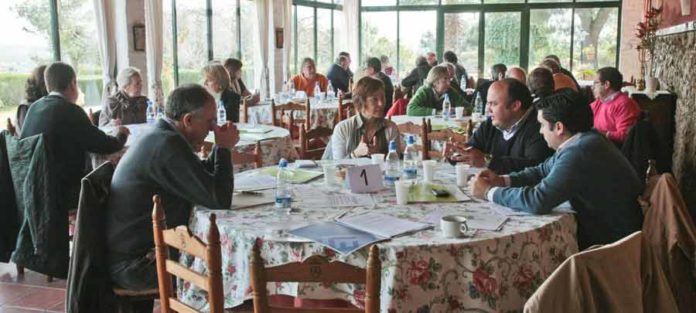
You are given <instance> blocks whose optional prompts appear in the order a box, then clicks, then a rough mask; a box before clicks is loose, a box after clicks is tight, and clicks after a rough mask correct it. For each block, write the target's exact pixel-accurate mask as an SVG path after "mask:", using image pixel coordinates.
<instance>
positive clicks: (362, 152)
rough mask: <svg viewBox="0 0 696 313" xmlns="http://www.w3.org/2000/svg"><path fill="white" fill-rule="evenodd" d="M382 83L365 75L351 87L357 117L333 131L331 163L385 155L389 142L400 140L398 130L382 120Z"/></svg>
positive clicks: (383, 97)
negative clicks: (376, 154) (332, 160)
mask: <svg viewBox="0 0 696 313" xmlns="http://www.w3.org/2000/svg"><path fill="white" fill-rule="evenodd" d="M384 99H385V96H384V83H382V81H381V80H379V79H376V78H372V77H369V76H365V77H363V78H361V79H360V80H359V81H358V83H357V84H356V85H355V87H354V88H353V105H354V106H355V111H356V112H357V114H355V116H353V117H351V118H349V119H347V120H344V121H342V122H340V123H338V125H336V127H335V128H334V132H333V135H332V136H331V152H332V155H333V159H334V160H339V159H346V158H361V157H369V156H370V155H371V154H373V153H384V154H386V153H387V152H389V151H388V149H389V141H391V140H396V141H397V142H400V140H399V129H398V128H397V127H396V124H394V123H393V122H392V121H390V120H388V119H385V118H384V105H385V103H384V101H385V100H384Z"/></svg>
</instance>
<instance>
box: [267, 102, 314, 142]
mask: <svg viewBox="0 0 696 313" xmlns="http://www.w3.org/2000/svg"><path fill="white" fill-rule="evenodd" d="M296 111H301V112H304V117H303V118H295V112H296ZM286 112H287V113H288V114H285V113H286ZM310 112H311V111H310V106H309V98H307V101H306V102H305V103H304V104H302V103H297V102H293V101H290V102H288V103H284V104H280V105H276V104H275V102H273V101H271V120H272V122H273V126H278V127H283V128H285V129H287V130H288V131H290V138H293V139H294V138H297V137H298V134H297V133H296V132H295V133H293V128H295V127H297V126H299V125H300V124H305V123H308V121H311V118H310V115H309V114H310ZM278 113H280V114H278ZM278 115H280V116H278Z"/></svg>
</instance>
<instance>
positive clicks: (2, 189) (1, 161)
mask: <svg viewBox="0 0 696 313" xmlns="http://www.w3.org/2000/svg"><path fill="white" fill-rule="evenodd" d="M6 137H7V138H8V140H10V141H15V140H16V139H15V137H14V135H12V134H10V133H9V132H8V131H5V130H3V131H2V132H0V195H2V196H1V197H0V216H2V218H1V219H0V262H3V263H7V262H8V261H10V256H11V255H12V251H14V249H15V245H16V244H17V233H18V232H19V222H20V221H19V213H18V212H17V202H16V201H17V200H16V198H15V191H14V186H13V184H12V175H11V173H10V162H9V158H8V155H7V146H6V145H5V142H6V140H5V138H6ZM22 215H23V214H22Z"/></svg>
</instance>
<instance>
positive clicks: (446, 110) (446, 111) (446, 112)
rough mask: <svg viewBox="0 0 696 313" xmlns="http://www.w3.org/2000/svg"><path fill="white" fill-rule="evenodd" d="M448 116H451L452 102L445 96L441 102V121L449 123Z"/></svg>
mask: <svg viewBox="0 0 696 313" xmlns="http://www.w3.org/2000/svg"><path fill="white" fill-rule="evenodd" d="M450 114H452V102H450V99H449V95H448V94H445V100H444V101H442V119H443V120H445V121H449V117H450Z"/></svg>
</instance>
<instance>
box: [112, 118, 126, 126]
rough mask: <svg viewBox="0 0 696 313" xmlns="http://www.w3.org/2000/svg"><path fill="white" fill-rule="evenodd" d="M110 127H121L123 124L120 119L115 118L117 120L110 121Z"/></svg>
mask: <svg viewBox="0 0 696 313" xmlns="http://www.w3.org/2000/svg"><path fill="white" fill-rule="evenodd" d="M111 125H114V126H121V125H123V123H122V122H121V119H120V118H117V119H115V120H111Z"/></svg>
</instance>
